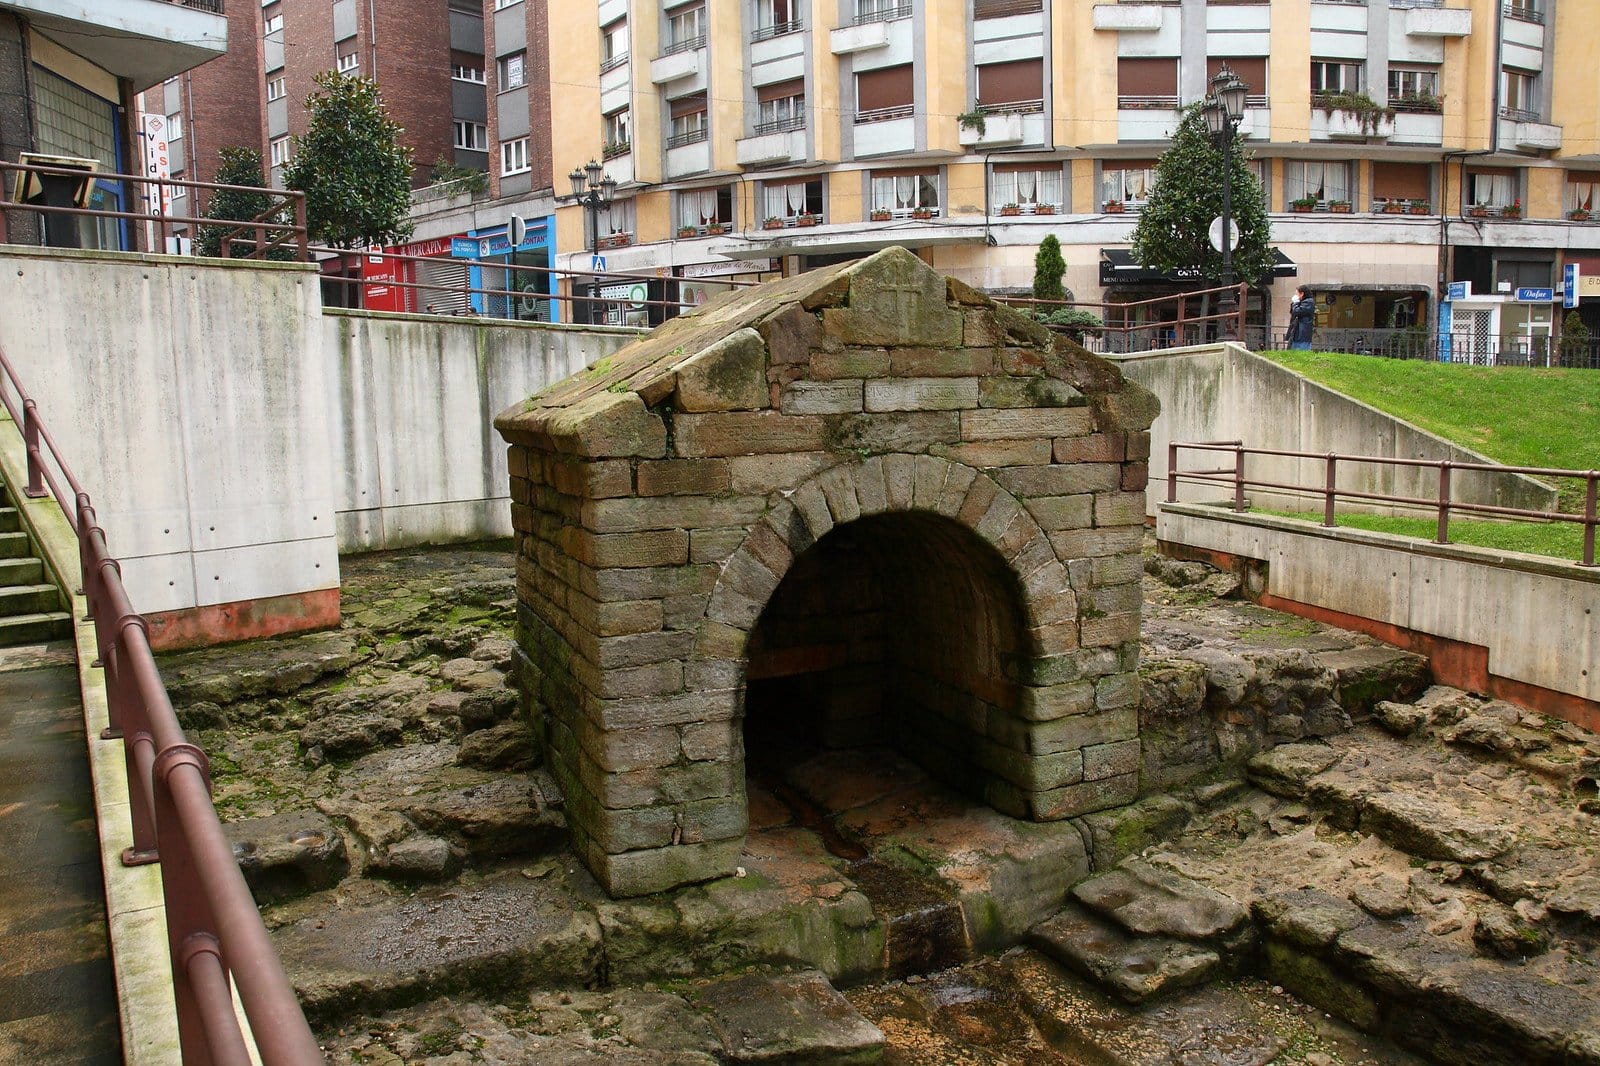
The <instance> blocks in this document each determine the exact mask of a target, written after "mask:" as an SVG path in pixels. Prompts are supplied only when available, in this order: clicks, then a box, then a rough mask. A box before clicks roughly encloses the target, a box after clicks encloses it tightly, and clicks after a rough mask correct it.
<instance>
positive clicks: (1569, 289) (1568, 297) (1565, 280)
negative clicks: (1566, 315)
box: [1561, 263, 1580, 307]
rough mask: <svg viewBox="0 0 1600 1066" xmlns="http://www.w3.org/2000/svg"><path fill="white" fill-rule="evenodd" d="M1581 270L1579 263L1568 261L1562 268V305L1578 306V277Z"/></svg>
mask: <svg viewBox="0 0 1600 1066" xmlns="http://www.w3.org/2000/svg"><path fill="white" fill-rule="evenodd" d="M1579 277H1580V272H1579V270H1578V264H1577V263H1568V264H1567V265H1566V266H1564V267H1562V268H1561V306H1562V307H1577V306H1578V295H1579V294H1578V279H1579Z"/></svg>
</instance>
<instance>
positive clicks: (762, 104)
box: [755, 78, 806, 135]
mask: <svg viewBox="0 0 1600 1066" xmlns="http://www.w3.org/2000/svg"><path fill="white" fill-rule="evenodd" d="M805 125H806V83H805V79H804V78H796V79H794V80H793V81H781V82H777V83H775V84H773V85H759V86H757V87H756V130H755V131H756V133H757V134H758V135H759V134H762V133H782V132H784V131H785V130H800V129H805Z"/></svg>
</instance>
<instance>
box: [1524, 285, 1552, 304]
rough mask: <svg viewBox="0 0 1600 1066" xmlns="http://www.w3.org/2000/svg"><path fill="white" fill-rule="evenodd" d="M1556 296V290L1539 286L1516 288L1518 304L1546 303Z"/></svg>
mask: <svg viewBox="0 0 1600 1066" xmlns="http://www.w3.org/2000/svg"><path fill="white" fill-rule="evenodd" d="M1555 298H1556V290H1554V289H1541V288H1532V287H1529V288H1521V289H1518V290H1517V303H1519V304H1547V303H1549V302H1550V301H1552V300H1554V299H1555Z"/></svg>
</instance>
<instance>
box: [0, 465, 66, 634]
mask: <svg viewBox="0 0 1600 1066" xmlns="http://www.w3.org/2000/svg"><path fill="white" fill-rule="evenodd" d="M10 492H11V490H10V489H9V488H8V487H7V486H6V485H5V484H4V483H0V647H14V646H16V645H19V644H40V643H43V642H44V641H47V640H64V639H66V638H68V637H71V636H72V616H71V615H70V614H68V613H67V612H66V611H65V610H63V608H64V607H65V603H64V601H63V599H62V596H61V590H60V589H58V588H56V586H55V585H53V584H51V583H50V582H49V581H48V580H46V574H45V569H44V563H42V562H40V561H39V559H38V557H37V556H36V555H35V553H34V547H33V542H32V541H31V540H30V539H29V537H28V534H27V532H26V531H25V530H24V529H23V528H22V515H21V514H20V513H19V512H18V511H17V508H16V506H15V503H16V501H15V500H13V499H12V498H11V495H10Z"/></svg>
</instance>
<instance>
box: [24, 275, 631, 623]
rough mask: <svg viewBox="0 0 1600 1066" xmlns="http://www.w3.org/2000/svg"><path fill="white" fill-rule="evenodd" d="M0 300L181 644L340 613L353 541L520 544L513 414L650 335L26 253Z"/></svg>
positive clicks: (139, 579) (312, 286) (76, 457)
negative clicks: (353, 305)
mask: <svg viewBox="0 0 1600 1066" xmlns="http://www.w3.org/2000/svg"><path fill="white" fill-rule="evenodd" d="M0 308H3V309H4V310H3V312H0V346H4V349H5V351H6V353H7V355H8V356H9V358H10V359H11V361H12V362H13V363H14V364H15V365H16V367H17V371H18V373H19V374H20V375H21V376H22V379H23V383H24V384H25V385H26V386H27V388H28V389H29V390H30V391H31V392H32V393H33V394H34V395H35V396H36V397H37V398H38V401H39V405H40V410H41V413H42V414H43V415H44V417H45V419H46V421H47V423H48V425H49V426H50V427H51V429H52V431H53V432H54V434H55V436H56V439H57V442H58V443H59V444H60V445H61V448H62V450H63V452H64V454H65V455H66V456H67V459H68V462H69V463H70V464H71V465H72V467H73V468H74V470H75V471H76V472H77V473H78V475H79V477H80V478H82V480H83V482H84V485H85V487H86V488H87V489H88V491H89V492H90V493H91V495H92V496H93V497H94V500H95V504H96V507H97V508H98V511H99V515H100V519H101V522H102V525H103V526H104V527H105V528H106V530H107V531H108V536H109V540H110V547H111V551H112V552H113V553H114V554H115V555H116V556H117V557H118V558H120V559H121V560H122V561H123V573H124V578H125V580H126V582H127V585H128V589H129V592H130V594H131V595H132V597H133V601H134V604H135V605H136V606H137V607H138V609H139V610H140V611H142V612H144V613H145V614H147V615H156V616H158V617H157V619H156V621H155V624H156V628H157V632H156V639H157V641H158V642H161V641H163V640H165V642H166V643H168V644H172V643H185V642H191V641H194V640H200V639H207V638H209V639H216V638H217V637H218V636H219V635H228V636H245V635H253V634H258V633H266V632H272V631H278V630H282V629H292V628H303V627H306V626H309V625H317V624H326V623H327V622H329V621H332V620H334V619H336V618H337V616H338V615H337V612H338V588H339V560H338V556H339V553H340V552H341V551H357V550H363V549H369V548H379V547H393V546H397V545H401V544H414V543H418V542H432V541H438V542H444V541H451V540H473V539H481V538H486V537H494V536H504V535H506V534H508V533H509V532H510V528H511V526H510V517H509V506H508V504H507V502H506V493H507V485H508V484H509V478H508V476H507V473H506V469H505V450H504V447H503V446H501V445H499V444H498V443H497V438H496V437H495V434H494V430H493V428H492V425H491V423H492V421H493V418H494V416H495V414H497V413H498V412H499V411H500V410H501V409H502V408H504V407H505V406H507V405H509V404H510V403H512V402H514V401H515V400H517V399H519V398H521V397H525V396H527V395H529V394H531V393H533V392H536V391H538V390H539V389H541V388H543V387H544V386H545V385H547V384H550V383H551V382H553V381H555V380H557V379H559V378H561V377H563V376H565V375H566V374H568V373H570V372H571V371H573V370H575V369H578V368H580V367H582V366H584V365H585V364H586V363H589V362H592V361H594V360H595V359H598V358H600V357H602V356H604V355H606V354H608V353H610V352H612V351H614V350H616V349H617V348H618V347H620V346H621V345H622V344H624V343H626V342H627V341H628V340H629V339H631V338H632V337H633V336H635V335H636V333H637V331H635V330H616V329H609V330H608V329H603V328H594V329H591V328H584V327H571V326H567V327H561V326H556V327H551V326H543V325H538V324H528V325H521V324H511V323H502V322H498V321H494V320H481V321H471V320H464V321H459V322H458V321H453V320H448V319H446V320H441V319H438V318H428V317H418V316H397V315H369V314H360V313H354V314H352V313H340V314H329V315H327V316H326V317H325V316H324V312H323V309H322V306H321V303H320V298H319V294H318V285H317V275H316V272H315V270H314V269H312V268H310V267H304V266H299V265H297V264H273V263H268V264H258V263H242V262H236V263H225V262H221V261H215V260H209V261H197V260H194V259H190V258H181V257H170V256H153V255H129V254H122V253H101V252H73V251H63V250H60V249H49V250H45V249H38V250H34V249H28V248H21V247H14V246H7V247H6V248H5V250H4V252H3V253H0ZM163 616H164V617H163ZM168 626H171V627H172V629H171V631H170V632H169V631H168V629H167V627H168Z"/></svg>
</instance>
